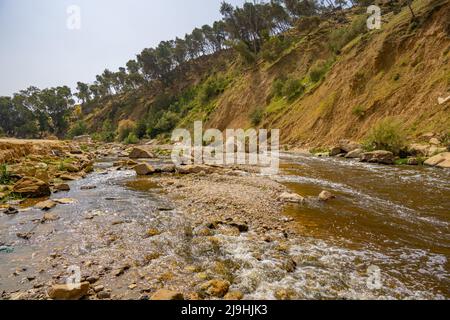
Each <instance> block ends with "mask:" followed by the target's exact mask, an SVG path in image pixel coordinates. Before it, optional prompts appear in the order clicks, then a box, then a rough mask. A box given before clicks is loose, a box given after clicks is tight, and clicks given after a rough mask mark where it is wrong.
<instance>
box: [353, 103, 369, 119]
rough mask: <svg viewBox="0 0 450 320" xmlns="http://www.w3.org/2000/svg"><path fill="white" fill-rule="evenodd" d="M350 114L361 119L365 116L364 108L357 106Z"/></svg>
mask: <svg viewBox="0 0 450 320" xmlns="http://www.w3.org/2000/svg"><path fill="white" fill-rule="evenodd" d="M352 114H353V115H354V116H356V117H358V118H361V117H363V116H364V115H365V114H366V109H364V107H362V106H360V105H358V106H356V107H354V108H353V109H352Z"/></svg>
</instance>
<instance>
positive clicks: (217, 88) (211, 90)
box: [200, 77, 227, 103]
mask: <svg viewBox="0 0 450 320" xmlns="http://www.w3.org/2000/svg"><path fill="white" fill-rule="evenodd" d="M226 86H227V81H226V79H224V78H217V77H214V78H209V79H208V80H207V81H206V82H205V83H204V84H203V86H202V87H201V91H200V99H201V101H202V102H203V103H207V102H208V101H210V100H211V99H212V98H215V97H217V96H218V95H219V94H221V93H223V92H224V91H225V89H226Z"/></svg>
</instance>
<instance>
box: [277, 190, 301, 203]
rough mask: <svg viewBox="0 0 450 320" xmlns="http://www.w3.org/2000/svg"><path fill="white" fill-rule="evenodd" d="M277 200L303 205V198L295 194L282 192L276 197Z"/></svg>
mask: <svg viewBox="0 0 450 320" xmlns="http://www.w3.org/2000/svg"><path fill="white" fill-rule="evenodd" d="M278 200H279V201H282V202H289V203H303V202H304V201H305V198H303V197H302V196H300V195H298V194H296V193H289V192H284V193H282V194H281V195H280V196H279V197H278Z"/></svg>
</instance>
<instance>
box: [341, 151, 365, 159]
mask: <svg viewBox="0 0 450 320" xmlns="http://www.w3.org/2000/svg"><path fill="white" fill-rule="evenodd" d="M363 153H364V150H363V149H355V150H353V151H350V152H349V153H347V154H346V155H345V157H346V158H347V159H358V158H361V155H362V154H363Z"/></svg>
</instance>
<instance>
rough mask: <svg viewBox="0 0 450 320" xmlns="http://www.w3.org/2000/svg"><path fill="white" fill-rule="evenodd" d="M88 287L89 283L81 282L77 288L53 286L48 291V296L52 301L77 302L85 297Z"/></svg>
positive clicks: (60, 285) (72, 286) (63, 285)
mask: <svg viewBox="0 0 450 320" xmlns="http://www.w3.org/2000/svg"><path fill="white" fill-rule="evenodd" d="M89 287H90V285H89V282H83V283H81V284H80V285H79V286H75V285H67V284H55V285H53V286H52V287H51V289H50V290H49V291H48V295H49V297H50V298H51V299H53V300H79V299H81V298H83V297H84V296H85V295H87V293H88V291H89Z"/></svg>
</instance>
